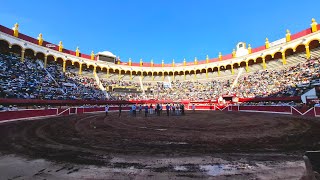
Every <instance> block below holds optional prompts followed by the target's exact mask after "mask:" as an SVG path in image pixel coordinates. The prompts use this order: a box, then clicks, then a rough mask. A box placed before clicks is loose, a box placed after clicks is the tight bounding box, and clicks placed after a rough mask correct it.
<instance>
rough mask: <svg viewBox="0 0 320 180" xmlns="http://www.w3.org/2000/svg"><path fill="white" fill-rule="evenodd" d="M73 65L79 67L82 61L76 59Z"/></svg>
mask: <svg viewBox="0 0 320 180" xmlns="http://www.w3.org/2000/svg"><path fill="white" fill-rule="evenodd" d="M73 66H74V67H75V69H79V68H80V63H79V62H78V61H75V62H74V64H73Z"/></svg>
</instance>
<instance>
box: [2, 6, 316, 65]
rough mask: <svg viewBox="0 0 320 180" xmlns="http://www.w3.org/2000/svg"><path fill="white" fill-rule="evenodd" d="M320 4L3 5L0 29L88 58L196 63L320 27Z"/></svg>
mask: <svg viewBox="0 0 320 180" xmlns="http://www.w3.org/2000/svg"><path fill="white" fill-rule="evenodd" d="M319 7H320V1H319V0H308V1H298V0H290V1H289V0H268V1H258V0H250V1H230V0H221V1H218V0H216V1H215V0H193V1H191V0H153V1H150V0H149V1H147V0H145V1H143V0H134V1H133V0H113V1H111V0H101V1H98V0H91V1H80V0H78V1H75V0H67V1H66V0H64V1H63V0H54V1H36V0H28V1H26V0H15V1H9V0H0V24H2V25H4V26H7V27H10V28H11V27H13V25H14V23H16V22H18V23H19V25H20V32H22V33H25V34H27V35H30V36H33V37H37V36H38V34H39V33H42V34H43V37H44V39H45V40H46V41H49V42H52V43H55V44H58V42H59V41H62V42H63V45H64V47H65V48H66V49H71V50H75V48H76V47H77V46H79V47H80V51H81V52H82V53H86V54H90V53H91V51H92V50H93V51H94V52H100V51H105V50H107V51H111V52H112V53H114V54H115V55H117V56H120V58H121V60H122V61H128V59H129V58H132V60H133V61H134V62H138V61H139V60H140V58H142V59H143V61H144V62H150V60H151V59H154V62H155V63H161V60H162V59H164V60H165V63H171V62H172V59H175V62H182V61H183V58H186V59H187V61H193V60H194V58H195V57H197V58H198V59H199V60H203V59H205V57H206V55H209V57H210V58H213V57H217V56H218V53H219V52H222V54H229V53H231V52H232V49H234V48H235V46H236V44H237V43H238V42H239V41H243V42H246V43H247V44H251V46H252V47H257V46H261V45H263V44H264V41H265V38H266V37H268V38H269V41H274V40H277V39H280V38H283V37H284V36H285V33H286V32H285V31H286V29H289V30H290V31H291V33H296V32H298V31H301V30H303V29H306V28H309V27H310V23H311V18H313V17H314V18H316V20H317V21H318V22H319V23H320V13H319V12H320V11H319Z"/></svg>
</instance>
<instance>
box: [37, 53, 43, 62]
mask: <svg viewBox="0 0 320 180" xmlns="http://www.w3.org/2000/svg"><path fill="white" fill-rule="evenodd" d="M44 56H45V55H44V54H43V53H42V52H37V54H36V59H39V60H42V62H44Z"/></svg>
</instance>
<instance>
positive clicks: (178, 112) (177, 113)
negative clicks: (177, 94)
mask: <svg viewBox="0 0 320 180" xmlns="http://www.w3.org/2000/svg"><path fill="white" fill-rule="evenodd" d="M176 115H178V116H179V115H180V106H179V104H177V106H176Z"/></svg>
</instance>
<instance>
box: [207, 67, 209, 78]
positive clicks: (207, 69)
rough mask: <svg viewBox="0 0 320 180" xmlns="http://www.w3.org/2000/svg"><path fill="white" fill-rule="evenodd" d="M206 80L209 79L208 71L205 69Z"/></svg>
mask: <svg viewBox="0 0 320 180" xmlns="http://www.w3.org/2000/svg"><path fill="white" fill-rule="evenodd" d="M206 78H207V79H208V78H209V75H208V69H206Z"/></svg>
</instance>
